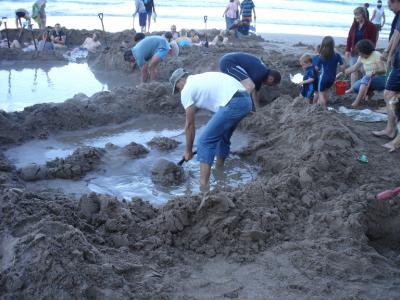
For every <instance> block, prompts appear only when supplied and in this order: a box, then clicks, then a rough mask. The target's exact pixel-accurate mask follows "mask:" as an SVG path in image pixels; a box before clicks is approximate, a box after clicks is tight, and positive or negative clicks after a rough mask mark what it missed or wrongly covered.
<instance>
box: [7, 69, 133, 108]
mask: <svg viewBox="0 0 400 300" xmlns="http://www.w3.org/2000/svg"><path fill="white" fill-rule="evenodd" d="M102 75H103V74H100V73H98V74H94V73H92V71H91V70H90V68H89V67H88V65H87V64H86V63H81V64H78V63H69V64H65V63H62V62H61V63H56V64H55V63H54V62H51V63H46V62H41V63H40V66H38V65H36V66H35V64H34V63H32V62H23V61H18V62H13V61H7V62H2V63H1V64H0V87H1V88H0V99H1V100H2V101H0V109H2V110H5V111H7V112H10V111H20V110H23V109H24V108H25V107H28V106H31V105H34V104H37V103H48V102H56V103H57V102H63V101H65V100H67V99H69V98H71V97H73V96H74V95H75V94H78V93H84V94H86V95H87V96H92V95H93V94H94V93H96V92H100V91H107V90H110V89H113V88H115V87H119V86H129V85H130V84H131V82H130V81H131V79H130V78H129V76H126V75H124V74H122V73H115V74H114V73H113V72H107V74H105V75H106V76H102ZM96 76H98V77H99V78H97V77H96ZM104 78H107V81H105V80H104Z"/></svg>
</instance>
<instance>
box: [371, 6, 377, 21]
mask: <svg viewBox="0 0 400 300" xmlns="http://www.w3.org/2000/svg"><path fill="white" fill-rule="evenodd" d="M375 15H376V9H374V12H373V13H372V16H371V21H372V20H373V19H374V18H375Z"/></svg>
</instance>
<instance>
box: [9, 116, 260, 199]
mask: <svg viewBox="0 0 400 300" xmlns="http://www.w3.org/2000/svg"><path fill="white" fill-rule="evenodd" d="M204 118H206V117H204ZM155 119H156V120H157V122H154V120H155ZM184 122H185V120H184V116H182V119H175V120H173V121H171V119H167V118H162V117H160V116H151V115H150V116H149V115H148V116H142V117H140V118H139V119H136V120H133V121H131V122H129V123H125V124H123V125H119V126H108V127H102V128H97V129H92V130H85V131H79V132H69V133H64V134H60V135H57V136H53V137H51V138H49V139H48V140H34V141H30V142H28V143H25V144H22V145H19V146H17V147H14V148H11V149H8V150H7V151H6V156H7V157H8V158H9V159H10V160H11V161H12V162H13V163H14V164H15V165H16V166H17V167H19V168H20V167H23V166H26V165H28V164H30V163H38V164H44V163H45V162H46V161H49V160H52V159H54V158H56V157H65V156H67V155H69V154H71V153H72V152H73V151H74V150H75V149H76V148H77V147H79V146H84V145H87V146H96V147H104V145H105V144H106V143H109V142H111V143H113V144H115V145H118V146H121V147H122V146H125V145H127V144H129V143H131V142H133V141H134V142H137V143H141V144H143V145H145V146H147V145H146V143H147V142H149V141H150V140H151V139H152V138H153V137H155V136H165V137H171V138H174V139H176V140H178V141H180V142H181V144H180V145H179V146H178V148H177V149H175V150H172V151H168V152H164V151H159V150H154V149H149V150H150V153H149V154H148V155H147V156H146V157H144V158H141V159H136V160H127V159H126V158H123V157H113V158H112V159H109V160H108V161H106V162H104V167H103V168H102V171H101V172H92V173H90V174H88V175H87V176H85V177H84V178H82V180H78V181H72V180H61V179H56V180H43V181H39V182H33V183H28V188H30V189H42V188H59V189H62V190H64V191H65V192H67V193H72V192H73V193H75V194H76V195H77V196H79V195H81V194H83V193H87V192H90V191H94V192H97V193H104V194H109V195H113V196H116V197H118V198H120V199H122V198H124V199H127V200H130V199H131V198H133V197H140V198H142V199H144V200H147V201H150V202H152V203H153V204H161V203H164V202H166V201H167V200H168V199H170V198H171V197H173V196H178V195H185V194H192V193H198V192H199V177H200V172H199V163H198V162H197V161H196V159H193V160H192V161H190V162H187V163H185V164H184V166H183V167H184V170H185V175H186V180H185V182H184V183H183V184H181V185H179V186H170V187H161V186H157V185H155V184H154V183H153V182H152V181H151V178H150V170H151V167H152V166H153V163H154V162H155V161H156V160H157V159H158V158H165V159H168V160H171V161H175V162H178V161H179V160H180V159H181V157H182V154H183V151H184V145H185V136H184V135H183V134H182V131H183V130H182V128H183V125H184ZM201 130H202V128H200V129H199V130H198V131H197V133H196V134H197V136H199V134H201ZM247 142H248V138H247V136H246V135H245V134H243V133H240V132H235V134H234V135H233V137H232V148H231V150H232V151H237V150H239V149H240V148H242V147H244V146H246V145H247ZM255 176H256V169H255V167H254V166H251V165H249V164H248V163H246V162H243V161H242V160H241V159H240V158H239V157H237V156H234V155H231V156H230V158H229V159H228V160H227V161H226V166H225V169H224V173H223V174H220V173H217V172H215V170H213V172H212V174H211V180H210V184H211V187H215V186H217V185H218V186H222V187H224V186H230V187H237V186H239V185H240V184H243V183H246V182H250V181H251V180H252V179H253V178H254V177H255Z"/></svg>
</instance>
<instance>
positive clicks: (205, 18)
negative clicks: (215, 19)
mask: <svg viewBox="0 0 400 300" xmlns="http://www.w3.org/2000/svg"><path fill="white" fill-rule="evenodd" d="M207 19H208V17H207V16H204V25H205V28H206V31H205V35H206V42H205V43H204V47H206V48H208V37H207Z"/></svg>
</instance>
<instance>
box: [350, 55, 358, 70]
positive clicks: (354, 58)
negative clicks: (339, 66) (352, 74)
mask: <svg viewBox="0 0 400 300" xmlns="http://www.w3.org/2000/svg"><path fill="white" fill-rule="evenodd" d="M357 61H358V55H351V56H350V58H349V66H350V67H351V66H352V65H355V64H356V62H357Z"/></svg>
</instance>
